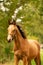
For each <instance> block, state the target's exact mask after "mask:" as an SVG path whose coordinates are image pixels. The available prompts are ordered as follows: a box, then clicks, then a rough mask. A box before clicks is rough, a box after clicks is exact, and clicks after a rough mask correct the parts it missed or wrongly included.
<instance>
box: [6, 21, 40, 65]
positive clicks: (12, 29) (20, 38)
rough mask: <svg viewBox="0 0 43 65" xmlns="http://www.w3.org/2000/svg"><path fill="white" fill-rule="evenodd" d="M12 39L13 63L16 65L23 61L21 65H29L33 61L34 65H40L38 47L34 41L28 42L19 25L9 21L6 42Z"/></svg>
mask: <svg viewBox="0 0 43 65" xmlns="http://www.w3.org/2000/svg"><path fill="white" fill-rule="evenodd" d="M13 39H14V41H15V42H14V61H15V65H18V62H19V60H20V59H21V60H23V65H31V60H32V59H34V60H35V62H36V65H40V45H39V43H38V42H37V41H36V40H28V39H27V38H26V36H25V35H24V32H23V31H22V30H21V28H20V26H19V25H16V23H15V22H14V21H10V24H9V27H8V37H7V40H8V42H11V41H12V40H13Z"/></svg>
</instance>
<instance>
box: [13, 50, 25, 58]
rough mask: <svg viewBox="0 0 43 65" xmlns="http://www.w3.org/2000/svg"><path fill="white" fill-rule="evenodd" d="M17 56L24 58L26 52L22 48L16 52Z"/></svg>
mask: <svg viewBox="0 0 43 65" xmlns="http://www.w3.org/2000/svg"><path fill="white" fill-rule="evenodd" d="M14 54H15V55H16V56H17V57H19V58H20V59H22V58H23V56H25V53H24V52H22V51H21V50H16V51H15V53H14Z"/></svg>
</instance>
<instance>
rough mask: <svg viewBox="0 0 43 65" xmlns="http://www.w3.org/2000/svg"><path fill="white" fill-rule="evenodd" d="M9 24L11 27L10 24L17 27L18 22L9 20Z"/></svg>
mask: <svg viewBox="0 0 43 65" xmlns="http://www.w3.org/2000/svg"><path fill="white" fill-rule="evenodd" d="M8 23H9V25H10V24H14V25H16V21H15V20H13V19H12V20H9V21H8Z"/></svg>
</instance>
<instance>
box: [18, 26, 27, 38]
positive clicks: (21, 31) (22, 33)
mask: <svg viewBox="0 0 43 65" xmlns="http://www.w3.org/2000/svg"><path fill="white" fill-rule="evenodd" d="M17 28H18V29H19V31H20V33H21V35H22V37H23V38H24V39H26V36H25V33H24V31H23V30H22V29H21V27H20V26H19V25H17Z"/></svg>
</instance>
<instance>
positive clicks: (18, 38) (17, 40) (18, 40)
mask: <svg viewBox="0 0 43 65" xmlns="http://www.w3.org/2000/svg"><path fill="white" fill-rule="evenodd" d="M22 42H23V37H22V35H21V33H20V32H19V30H17V32H16V37H15V45H16V47H20V46H21V45H22Z"/></svg>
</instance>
